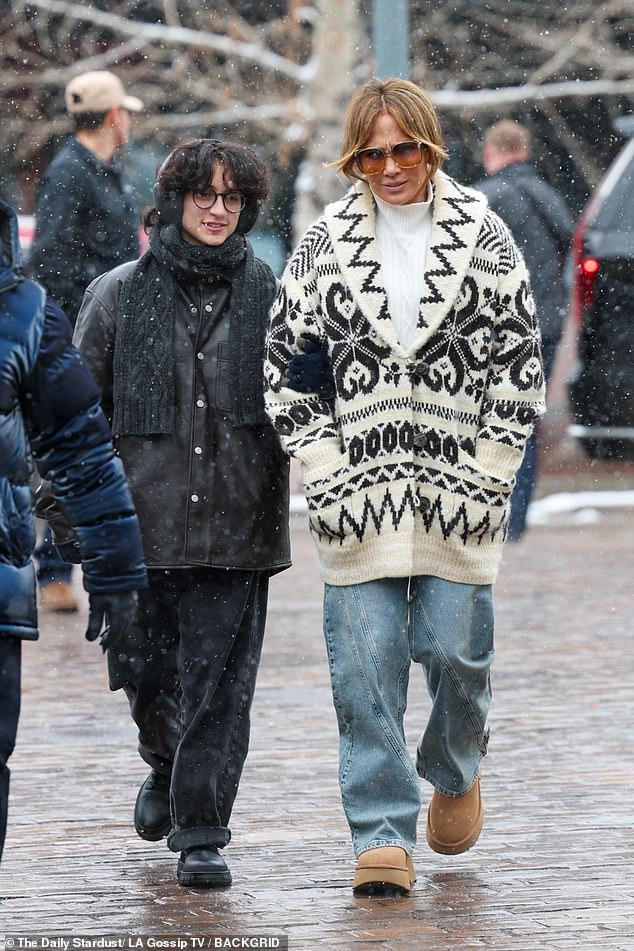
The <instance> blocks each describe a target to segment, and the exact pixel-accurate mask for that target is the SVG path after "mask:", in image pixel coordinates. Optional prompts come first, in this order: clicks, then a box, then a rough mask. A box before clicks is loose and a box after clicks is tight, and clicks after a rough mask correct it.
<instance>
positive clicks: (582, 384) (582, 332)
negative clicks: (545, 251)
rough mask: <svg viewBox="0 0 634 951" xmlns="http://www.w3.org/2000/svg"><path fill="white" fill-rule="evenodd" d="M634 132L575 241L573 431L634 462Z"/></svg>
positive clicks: (626, 123) (633, 120) (599, 454)
mask: <svg viewBox="0 0 634 951" xmlns="http://www.w3.org/2000/svg"><path fill="white" fill-rule="evenodd" d="M617 128H618V129H619V131H620V132H622V133H626V134H628V135H630V136H632V138H631V139H630V140H629V142H627V144H626V145H625V146H624V147H623V149H622V150H621V152H620V153H619V155H618V156H617V158H616V159H615V161H614V162H613V164H612V165H611V167H610V168H609V169H608V171H607V173H606V175H605V177H604V178H603V180H602V181H601V183H600V184H599V186H598V188H597V190H596V192H595V194H594V195H593V197H592V198H591V200H590V202H589V204H588V205H587V207H586V209H585V211H584V212H583V215H582V217H581V220H580V222H579V225H578V227H577V229H576V232H575V237H574V242H573V272H574V279H573V300H572V313H573V317H574V318H576V320H577V322H578V358H579V359H578V364H577V366H576V368H575V370H574V372H573V375H572V379H571V381H570V385H569V404H570V410H571V414H572V417H573V420H574V422H573V423H572V425H571V426H570V427H569V430H568V433H569V435H570V436H572V437H573V438H574V439H576V440H578V442H579V443H580V444H581V446H582V447H583V449H584V451H585V453H586V455H588V456H590V457H592V458H596V459H628V460H634V116H627V117H624V119H622V120H621V122H620V124H619V126H617Z"/></svg>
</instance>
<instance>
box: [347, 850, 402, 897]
mask: <svg viewBox="0 0 634 951" xmlns="http://www.w3.org/2000/svg"><path fill="white" fill-rule="evenodd" d="M415 881H416V876H415V874H414V865H413V863H412V860H411V858H410V856H409V855H408V854H407V852H406V851H405V849H401V848H400V847H399V846H396V845H385V846H382V847H381V848H379V849H368V850H367V851H366V852H362V853H361V855H360V856H359V858H358V859H357V870H356V872H355V874H354V881H353V883H352V890H353V891H354V893H355V895H378V894H382V895H385V894H388V893H390V892H399V893H400V894H401V895H408V894H409V892H410V889H411V887H412V885H413V883H414V882H415Z"/></svg>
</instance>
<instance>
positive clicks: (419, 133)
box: [326, 78, 447, 181]
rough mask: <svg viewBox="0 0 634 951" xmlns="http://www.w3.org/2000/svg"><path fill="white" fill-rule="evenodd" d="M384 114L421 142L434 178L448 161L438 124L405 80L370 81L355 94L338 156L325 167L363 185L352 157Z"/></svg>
mask: <svg viewBox="0 0 634 951" xmlns="http://www.w3.org/2000/svg"><path fill="white" fill-rule="evenodd" d="M383 112H387V113H389V114H390V115H391V116H392V118H393V119H394V121H395V122H397V123H398V125H399V126H400V127H401V129H402V130H403V132H404V133H405V134H406V135H408V136H410V137H411V138H412V139H414V140H416V141H417V142H422V144H423V145H424V146H425V149H426V152H427V167H428V169H429V176H430V177H431V176H433V175H434V173H435V172H436V171H437V170H438V169H439V168H440V166H441V165H442V163H443V162H444V161H445V159H446V158H447V152H446V150H445V146H444V142H443V137H442V132H441V130H440V122H439V120H438V115H437V113H436V110H435V108H434V106H433V104H432V102H431V100H430V99H429V97H428V96H427V95H426V94H425V93H424V92H423V90H422V89H420V87H419V86H417V85H416V84H415V83H412V82H410V81H409V80H408V79H396V78H392V79H385V80H381V79H371V80H370V82H367V83H365V85H363V86H361V87H360V88H359V89H358V90H357V91H356V93H355V94H354V96H353V97H352V100H351V101H350V105H349V106H348V112H347V114H346V120H345V125H344V133H343V145H342V148H341V156H340V157H339V158H338V159H337V161H336V162H328V163H326V167H327V168H336V169H337V171H339V172H343V174H344V175H345V176H346V178H349V179H350V180H354V179H359V180H361V181H365V176H363V175H362V174H360V173H359V172H358V171H357V169H356V158H355V154H356V152H358V150H359V149H361V148H363V146H364V144H365V143H366V142H367V140H368V139H369V137H370V135H371V134H372V129H373V127H374V123H375V122H376V120H377V119H378V117H379V116H380V115H381V113H383Z"/></svg>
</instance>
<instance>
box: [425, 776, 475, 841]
mask: <svg viewBox="0 0 634 951" xmlns="http://www.w3.org/2000/svg"><path fill="white" fill-rule="evenodd" d="M483 818H484V813H483V810H482V797H481V796H480V779H479V778H478V779H476V781H475V783H474V784H473V786H472V787H471V789H469V790H468V791H467V792H466V793H464V794H463V795H462V796H445V795H443V794H442V793H439V792H438V790H434V795H433V796H432V799H431V802H430V804H429V811H428V813H427V842H428V844H429V846H430V848H432V849H433V850H434V852H440V853H441V854H442V855H458V854H459V853H460V852H466V851H467V849H470V848H471V846H472V845H475V844H476V842H477V841H478V839H479V837H480V832H481V831H482V822H483Z"/></svg>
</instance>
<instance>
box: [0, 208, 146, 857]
mask: <svg viewBox="0 0 634 951" xmlns="http://www.w3.org/2000/svg"><path fill="white" fill-rule="evenodd" d="M0 237H1V243H0V252H1V258H0V857H1V855H2V847H3V845H4V836H5V831H6V823H7V804H8V796H9V769H8V767H7V760H8V759H9V757H10V755H11V753H12V751H13V747H14V744H15V737H16V731H17V725H18V714H19V710H20V679H21V678H20V666H21V642H22V640H35V639H36V638H37V636H38V631H37V613H36V603H35V572H34V567H33V562H32V560H31V555H32V552H33V545H34V541H35V529H34V520H33V499H32V494H31V481H32V477H33V465H32V454H33V456H34V457H35V460H36V462H37V465H38V469H39V471H40V473H41V474H42V475H43V476H44V477H45V478H46V479H48V480H50V482H51V484H52V487H53V493H54V496H55V498H56V500H57V501H58V503H60V504H61V505H62V507H63V509H64V511H65V512H66V514H67V516H68V518H69V520H70V522H71V524H72V526H73V528H74V531H75V535H76V538H77V542H78V546H79V551H80V557H81V560H82V563H83V567H84V587H85V588H86V590H87V591H88V592H89V601H90V617H89V624H88V630H87V632H86V637H87V638H88V639H89V640H95V639H96V638H97V637H99V635H100V633H101V628H102V623H103V621H104V620H105V624H106V627H105V630H104V631H103V633H101V644H102V647H103V648H104V650H106V649H107V648H109V647H111V646H112V645H113V644H114V643H116V641H117V640H118V639H119V638H120V637H122V636H123V634H124V633H125V631H126V629H127V627H128V626H129V625H130V623H131V622H132V620H133V618H134V615H135V611H136V604H137V589H139V588H143V587H145V585H146V584H147V579H146V571H145V566H144V563H143V549H142V545H141V536H140V532H139V525H138V520H137V517H136V515H135V512H134V507H133V504H132V499H131V498H130V493H129V492H128V488H127V484H126V480H125V476H124V474H123V467H122V465H121V463H120V461H119V460H118V459H116V458H115V456H114V454H113V449H112V443H111V439H110V430H109V428H108V424H107V422H106V419H105V417H104V415H103V413H102V411H101V409H100V407H99V393H98V390H97V388H96V386H95V383H94V381H93V380H92V378H91V376H90V373H89V372H88V370H87V368H86V366H85V364H84V363H83V361H82V359H81V357H80V356H79V353H78V352H77V350H76V349H75V348H74V347H73V346H72V345H71V328H70V325H69V323H68V320H67V319H66V317H65V315H64V313H63V312H62V311H61V309H60V308H59V307H58V306H57V304H56V303H55V302H54V301H52V300H51V299H50V298H49V299H47V298H46V295H45V293H44V291H43V289H42V288H41V287H39V286H38V285H37V284H36V283H35V282H33V281H28V280H26V279H25V278H24V276H23V274H22V271H21V267H20V258H19V244H18V226H17V219H16V216H15V213H14V212H13V210H12V209H11V208H10V207H9V206H8V205H6V204H5V203H4V202H0Z"/></svg>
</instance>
